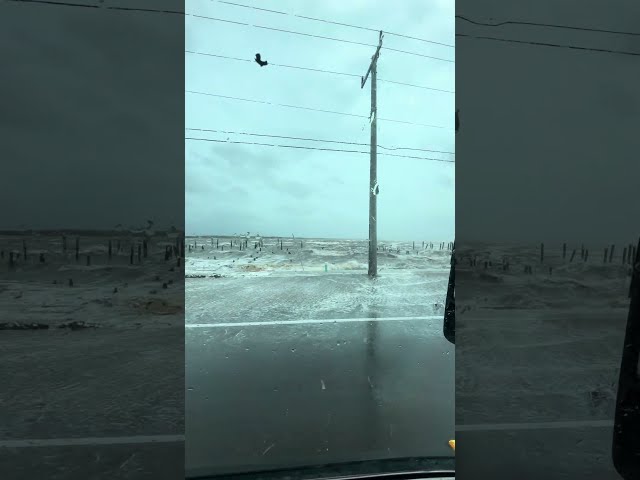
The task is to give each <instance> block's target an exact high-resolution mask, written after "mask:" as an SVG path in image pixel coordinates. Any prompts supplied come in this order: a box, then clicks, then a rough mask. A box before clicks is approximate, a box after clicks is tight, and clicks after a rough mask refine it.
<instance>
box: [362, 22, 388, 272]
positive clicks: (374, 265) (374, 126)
mask: <svg viewBox="0 0 640 480" xmlns="http://www.w3.org/2000/svg"><path fill="white" fill-rule="evenodd" d="M383 36H384V35H383V34H382V30H380V37H379V39H378V47H377V48H376V53H374V54H373V57H371V63H370V64H369V68H368V70H367V73H366V75H365V76H364V77H362V78H361V81H360V88H361V89H362V88H364V84H365V83H366V82H367V78H369V74H371V115H370V117H369V120H370V123H371V161H370V165H369V277H372V278H373V277H375V276H376V275H377V274H378V230H377V222H376V217H377V215H378V213H377V206H378V205H377V196H378V193H379V187H378V169H377V163H378V123H377V122H378V118H377V117H378V105H377V97H376V93H377V92H376V77H377V71H378V57H379V56H380V49H381V48H382V37H383Z"/></svg>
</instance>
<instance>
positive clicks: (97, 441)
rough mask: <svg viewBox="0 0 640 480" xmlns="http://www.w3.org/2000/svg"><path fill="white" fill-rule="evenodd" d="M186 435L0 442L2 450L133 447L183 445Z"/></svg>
mask: <svg viewBox="0 0 640 480" xmlns="http://www.w3.org/2000/svg"><path fill="white" fill-rule="evenodd" d="M181 442H184V435H138V436H132V437H85V438H42V439H28V440H0V448H33V447H75V446H98V445H133V444H141V443H146V444H149V443H181Z"/></svg>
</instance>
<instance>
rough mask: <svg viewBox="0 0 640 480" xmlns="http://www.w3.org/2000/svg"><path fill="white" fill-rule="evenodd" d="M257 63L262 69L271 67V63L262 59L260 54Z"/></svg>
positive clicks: (257, 55) (257, 54)
mask: <svg viewBox="0 0 640 480" xmlns="http://www.w3.org/2000/svg"><path fill="white" fill-rule="evenodd" d="M256 63H257V64H258V65H260V66H261V67H264V66H265V65H269V62H267V61H266V60H262V59H261V58H260V54H259V53H256Z"/></svg>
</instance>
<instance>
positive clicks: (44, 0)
mask: <svg viewBox="0 0 640 480" xmlns="http://www.w3.org/2000/svg"><path fill="white" fill-rule="evenodd" d="M5 1H8V2H14V3H37V4H43V5H57V6H59V7H81V8H93V9H96V10H121V11H129V12H150V13H169V14H174V15H185V13H184V12H181V11H178V10H156V9H152V8H134V7H116V6H109V5H87V4H83V3H73V2H56V1H51V0H5Z"/></svg>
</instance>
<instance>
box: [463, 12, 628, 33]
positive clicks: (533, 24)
mask: <svg viewBox="0 0 640 480" xmlns="http://www.w3.org/2000/svg"><path fill="white" fill-rule="evenodd" d="M456 18H459V19H460V20H464V21H465V22H468V23H471V24H473V25H481V26H483V27H501V26H503V25H526V26H531V27H547V28H560V29H564V30H578V31H582V32H595V33H613V34H617V35H631V36H635V37H638V36H640V33H638V32H625V31H621V30H605V29H602V28H591V27H576V26H573V25H562V24H554V23H538V22H524V21H515V20H507V21H504V22H498V23H484V22H480V21H478V20H472V19H470V18H468V17H465V16H463V15H456Z"/></svg>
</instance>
